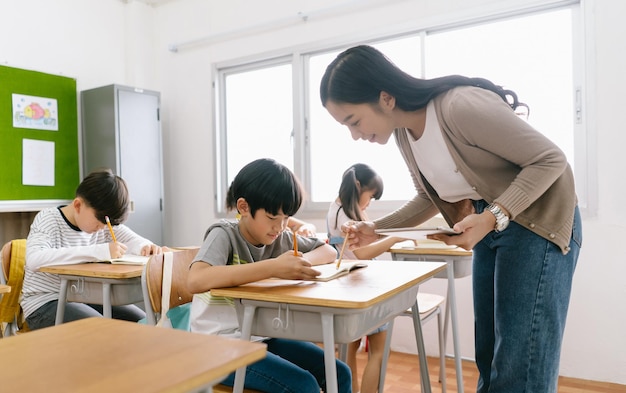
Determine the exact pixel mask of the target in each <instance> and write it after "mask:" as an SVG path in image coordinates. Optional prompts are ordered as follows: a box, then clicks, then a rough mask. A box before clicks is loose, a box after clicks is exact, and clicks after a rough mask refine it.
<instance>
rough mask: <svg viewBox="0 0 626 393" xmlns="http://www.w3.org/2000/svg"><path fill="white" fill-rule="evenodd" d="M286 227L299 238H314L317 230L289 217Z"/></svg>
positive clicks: (309, 224)
mask: <svg viewBox="0 0 626 393" xmlns="http://www.w3.org/2000/svg"><path fill="white" fill-rule="evenodd" d="M287 227H289V229H290V230H291V231H292V232H295V233H297V234H298V235H300V236H305V237H311V236H316V231H317V228H315V225H313V224H311V223H310V222H306V221H302V220H299V219H297V218H295V217H289V221H288V222H287Z"/></svg>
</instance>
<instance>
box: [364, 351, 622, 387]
mask: <svg viewBox="0 0 626 393" xmlns="http://www.w3.org/2000/svg"><path fill="white" fill-rule="evenodd" d="M357 361H358V362H359V370H363V367H364V365H365V363H366V362H367V353H366V352H359V354H358V355H357ZM428 374H429V376H430V380H431V385H432V392H433V393H441V392H442V390H441V384H440V383H439V381H438V379H439V375H438V374H439V359H437V358H430V357H429V358H428ZM477 380H478V370H477V369H476V366H475V364H474V363H473V362H471V361H466V360H464V361H463V387H464V390H465V392H466V393H475V392H476V382H477ZM446 387H447V392H448V393H458V389H457V385H456V375H455V372H454V360H453V359H446ZM419 391H420V379H419V365H418V361H417V355H413V354H407V353H402V352H391V354H390V355H389V364H388V367H387V374H386V378H385V392H384V393H415V392H419ZM558 392H559V393H626V385H618V384H613V383H608V382H595V381H587V380H583V379H576V378H565V377H561V378H559V390H558Z"/></svg>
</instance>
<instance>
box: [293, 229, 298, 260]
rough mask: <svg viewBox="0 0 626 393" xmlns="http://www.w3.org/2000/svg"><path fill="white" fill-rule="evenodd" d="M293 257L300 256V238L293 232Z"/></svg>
mask: <svg viewBox="0 0 626 393" xmlns="http://www.w3.org/2000/svg"><path fill="white" fill-rule="evenodd" d="M293 255H295V256H298V237H297V236H296V231H293Z"/></svg>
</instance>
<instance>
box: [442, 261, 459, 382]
mask: <svg viewBox="0 0 626 393" xmlns="http://www.w3.org/2000/svg"><path fill="white" fill-rule="evenodd" d="M446 262H447V263H448V269H447V271H448V301H446V317H445V321H444V324H443V325H444V326H443V332H444V348H445V340H446V339H445V337H446V335H447V333H448V319H451V320H452V343H453V345H454V364H455V367H456V384H457V391H458V393H463V369H462V365H461V346H460V344H459V326H458V320H457V316H458V314H457V307H456V291H455V285H454V260H453V259H447V260H446ZM444 356H445V354H444Z"/></svg>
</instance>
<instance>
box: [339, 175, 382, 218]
mask: <svg viewBox="0 0 626 393" xmlns="http://www.w3.org/2000/svg"><path fill="white" fill-rule="evenodd" d="M383 188H384V187H383V179H382V178H381V177H380V176H379V175H378V174H377V173H376V172H375V171H374V170H373V169H372V168H370V167H369V166H368V165H366V164H361V163H358V164H354V165H352V166H351V167H350V168H348V169H346V171H345V172H344V173H343V176H342V178H341V185H340V186H339V202H340V203H341V209H342V210H343V211H344V212H345V213H346V216H348V218H350V219H351V220H356V221H363V219H364V217H363V214H362V212H361V208H360V207H359V200H360V199H361V194H362V193H364V192H365V191H374V194H373V195H372V197H373V198H374V199H380V197H381V196H383ZM338 216H339V210H337V215H336V216H335V228H337V217H338Z"/></svg>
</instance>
